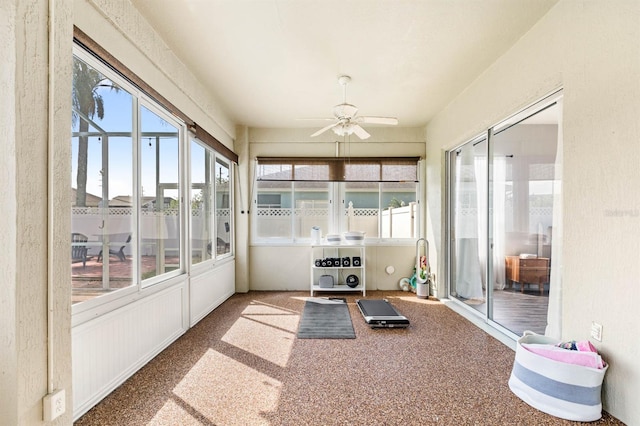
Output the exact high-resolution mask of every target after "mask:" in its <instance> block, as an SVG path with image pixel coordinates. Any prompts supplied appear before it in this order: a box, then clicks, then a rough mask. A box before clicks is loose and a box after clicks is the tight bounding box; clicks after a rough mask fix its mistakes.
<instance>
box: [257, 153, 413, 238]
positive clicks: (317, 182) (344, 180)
mask: <svg viewBox="0 0 640 426" xmlns="http://www.w3.org/2000/svg"><path fill="white" fill-rule="evenodd" d="M256 170H257V173H256V183H255V187H256V199H255V200H254V202H255V203H256V207H257V208H256V209H254V216H253V219H254V220H253V224H254V230H255V232H254V236H255V237H254V238H255V240H256V241H263V242H267V241H271V242H275V241H281V242H294V241H304V242H307V241H308V240H309V238H310V234H311V228H312V227H314V226H317V227H319V228H320V229H321V230H322V233H323V234H327V233H336V232H338V233H339V232H346V231H348V230H358V231H364V232H365V233H366V237H367V238H368V239H379V238H394V239H398V238H400V239H402V238H416V236H417V235H418V226H417V224H418V223H419V222H418V209H417V204H418V197H417V194H418V179H417V175H418V159H417V158H397V159H393V158H391V159H378V158H358V159H345V158H328V159H322V158H259V159H258V163H257V165H256Z"/></svg>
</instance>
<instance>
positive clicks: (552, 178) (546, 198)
mask: <svg viewBox="0 0 640 426" xmlns="http://www.w3.org/2000/svg"><path fill="white" fill-rule="evenodd" d="M560 101H561V98H560V96H558V95H556V97H555V98H549V99H547V100H546V102H545V103H544V104H541V105H538V106H537V107H534V108H532V109H529V110H527V111H524V112H522V113H521V114H518V115H516V116H514V117H513V118H511V119H509V120H506V121H505V122H503V123H501V124H500V125H498V126H496V127H494V128H492V129H490V130H489V131H488V132H487V135H483V136H481V137H478V138H476V139H474V140H472V141H469V142H467V143H466V144H464V145H462V146H461V147H459V148H457V149H455V150H452V151H450V152H449V153H448V155H447V164H448V206H449V216H448V218H449V219H448V222H449V223H448V239H449V253H448V264H449V291H450V295H451V297H452V298H454V299H456V300H458V301H459V302H461V303H464V304H465V305H467V306H470V307H471V308H473V309H475V310H476V311H478V312H479V313H481V314H482V315H483V316H484V317H485V319H486V320H487V321H489V322H491V323H494V324H496V325H498V326H499V327H502V328H504V329H506V330H508V331H510V332H512V333H514V334H515V335H522V333H523V332H524V331H525V330H532V331H534V332H536V333H540V334H544V333H545V329H546V328H547V324H548V322H549V321H548V320H549V319H548V314H547V312H548V309H549V306H550V302H551V303H552V304H554V305H558V304H559V296H558V294H557V292H556V291H554V290H553V289H554V284H555V285H557V283H558V282H559V280H560V278H561V277H560V272H559V270H560V265H561V238H560V236H561V231H562V228H561V221H560V220H561V217H562V215H561V197H560V188H561V179H562V178H561V156H560V155H559V153H561V149H562V146H561V141H562V138H561V137H560V133H559V130H560V129H561V126H560V112H561V108H560V104H559V102H560ZM487 160H489V161H487ZM550 296H551V299H550ZM556 298H558V299H557V300H556ZM558 321H559V318H553V319H551V322H554V323H557V322H558ZM551 322H549V323H551Z"/></svg>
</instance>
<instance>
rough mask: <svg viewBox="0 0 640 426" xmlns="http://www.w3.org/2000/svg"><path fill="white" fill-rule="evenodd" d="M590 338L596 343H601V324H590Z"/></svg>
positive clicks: (593, 322)
mask: <svg viewBox="0 0 640 426" xmlns="http://www.w3.org/2000/svg"><path fill="white" fill-rule="evenodd" d="M591 337H593V338H594V339H596V340H597V341H598V342H602V324H598V323H597V322H595V321H592V322H591Z"/></svg>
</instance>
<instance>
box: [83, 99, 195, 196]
mask: <svg viewBox="0 0 640 426" xmlns="http://www.w3.org/2000/svg"><path fill="white" fill-rule="evenodd" d="M97 91H98V93H99V94H100V95H101V96H102V98H103V100H104V117H103V119H100V118H98V117H97V116H94V117H93V118H92V120H93V121H94V122H95V124H96V125H97V126H98V127H99V128H101V129H102V130H104V131H106V132H119V133H121V134H125V135H126V136H125V135H123V136H115V135H112V136H110V137H109V138H108V150H109V155H108V169H109V185H108V192H109V194H108V198H109V199H112V198H114V197H116V196H118V195H131V194H132V192H133V190H132V185H133V179H132V176H133V164H132V163H133V145H132V142H131V137H130V134H131V130H132V128H133V125H132V110H133V106H132V105H133V97H132V96H131V94H129V93H127V92H126V91H125V90H124V89H120V90H118V91H116V90H113V89H111V88H109V87H100V88H99V89H97ZM140 111H141V112H140V122H141V132H142V133H143V134H145V133H153V132H161V133H165V134H166V133H174V134H175V136H162V137H161V138H160V142H159V144H160V150H159V152H160V161H159V169H160V182H161V183H176V182H178V177H179V172H178V165H179V162H178V161H179V160H178V158H179V157H178V156H179V152H178V151H179V139H178V137H177V134H178V126H179V124H178V123H177V122H175V123H170V121H172V119H171V118H170V117H166V118H161V117H160V116H158V115H157V114H155V113H154V112H153V111H152V110H151V109H150V108H147V107H146V106H141V107H140ZM76 121H77V120H76ZM77 130H78V123H77V122H75V123H73V131H77ZM89 130H90V132H94V131H98V129H97V128H95V127H93V126H90V129H89ZM104 142H105V141H104V138H103V137H91V138H90V139H89V148H88V149H89V151H88V157H89V159H88V164H87V192H88V193H90V194H93V195H95V196H97V197H101V198H102V191H103V177H102V173H101V170H102V169H103V164H102V158H103V156H102V149H103V144H104ZM140 142H141V143H140V163H141V182H142V195H143V196H155V195H156V194H155V192H156V153H157V140H156V138H155V137H142V138H141V141H140ZM191 158H192V177H191V178H192V180H193V181H194V182H202V181H204V150H203V149H194V150H193V152H192V155H191ZM77 167H78V138H77V137H74V138H72V172H71V186H72V187H73V188H77V183H76V179H77V177H76V176H77ZM164 195H165V196H171V197H175V196H177V191H175V190H168V191H166V192H165V193H164Z"/></svg>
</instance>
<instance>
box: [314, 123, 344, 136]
mask: <svg viewBox="0 0 640 426" xmlns="http://www.w3.org/2000/svg"><path fill="white" fill-rule="evenodd" d="M338 124H340V123H332V124H329V125H328V126H326V127H323V128H322V129H320V130H318V131H317V132H315V133H314V134H312V135H311V137H312V138H313V137H315V136H318V135H320V134H322V133H324V132H326V131H327V130H329V129H331V128H332V127H335V126H337V125H338Z"/></svg>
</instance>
